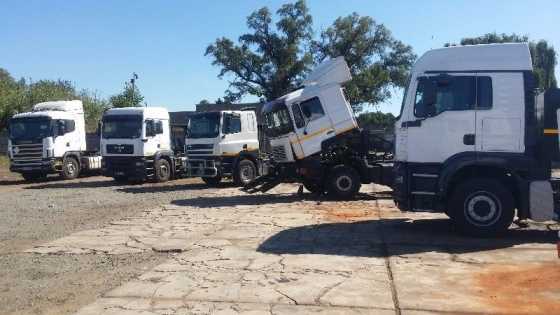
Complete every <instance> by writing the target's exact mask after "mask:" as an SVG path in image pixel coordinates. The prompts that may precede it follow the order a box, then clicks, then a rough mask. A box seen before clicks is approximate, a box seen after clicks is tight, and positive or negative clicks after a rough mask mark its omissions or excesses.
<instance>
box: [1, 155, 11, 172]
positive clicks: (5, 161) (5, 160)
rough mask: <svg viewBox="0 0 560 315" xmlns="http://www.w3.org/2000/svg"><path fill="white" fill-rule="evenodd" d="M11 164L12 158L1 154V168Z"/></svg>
mask: <svg viewBox="0 0 560 315" xmlns="http://www.w3.org/2000/svg"><path fill="white" fill-rule="evenodd" d="M9 165H10V160H9V159H8V157H7V156H6V155H2V154H0V169H7V168H8V166H9Z"/></svg>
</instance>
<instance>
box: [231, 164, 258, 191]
mask: <svg viewBox="0 0 560 315" xmlns="http://www.w3.org/2000/svg"><path fill="white" fill-rule="evenodd" d="M256 177H257V167H256V166H255V163H253V161H251V160H247V159H245V160H241V162H239V163H238V164H237V169H236V170H235V172H234V174H233V182H234V183H235V184H236V185H237V186H243V187H245V186H247V185H249V183H251V182H252V181H253V180H255V178H256Z"/></svg>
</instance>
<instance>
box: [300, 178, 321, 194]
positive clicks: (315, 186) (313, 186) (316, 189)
mask: <svg viewBox="0 0 560 315" xmlns="http://www.w3.org/2000/svg"><path fill="white" fill-rule="evenodd" d="M302 184H303V187H305V189H307V191H309V192H310V193H312V194H322V193H323V192H324V191H325V188H324V187H323V185H321V184H320V183H317V182H313V181H310V180H304V181H303V183H302Z"/></svg>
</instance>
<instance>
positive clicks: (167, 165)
mask: <svg viewBox="0 0 560 315" xmlns="http://www.w3.org/2000/svg"><path fill="white" fill-rule="evenodd" d="M101 154H102V155H103V173H104V174H105V175H106V176H109V177H113V178H114V179H115V180H117V181H125V180H130V179H133V180H147V179H152V180H155V181H158V182H165V181H167V180H169V179H172V178H174V177H177V176H179V175H181V174H182V170H183V168H184V163H185V159H184V157H183V156H182V152H176V151H175V150H174V148H173V147H172V144H171V135H170V127H169V113H168V112H167V110H166V109H165V108H161V107H125V108H112V109H109V110H107V111H106V112H105V113H104V114H103V118H102V132H101Z"/></svg>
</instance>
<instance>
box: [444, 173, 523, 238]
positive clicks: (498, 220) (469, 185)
mask: <svg viewBox="0 0 560 315" xmlns="http://www.w3.org/2000/svg"><path fill="white" fill-rule="evenodd" d="M448 208H449V209H448V210H447V211H448V213H449V214H450V217H451V218H452V219H453V223H454V224H455V225H456V226H457V227H458V228H459V230H461V231H462V232H463V233H465V234H469V235H473V236H479V237H491V236H495V235H499V234H503V233H504V232H506V231H507V229H508V228H509V226H510V225H511V223H512V222H513V217H514V215H515V206H514V201H513V196H512V194H511V192H510V191H509V190H508V189H507V188H506V187H505V186H504V185H503V184H502V183H501V182H500V181H497V180H493V179H471V180H469V181H467V182H465V183H463V184H460V185H458V186H457V187H456V188H455V189H454V192H453V194H452V196H451V199H450V202H449V205H448Z"/></svg>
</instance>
